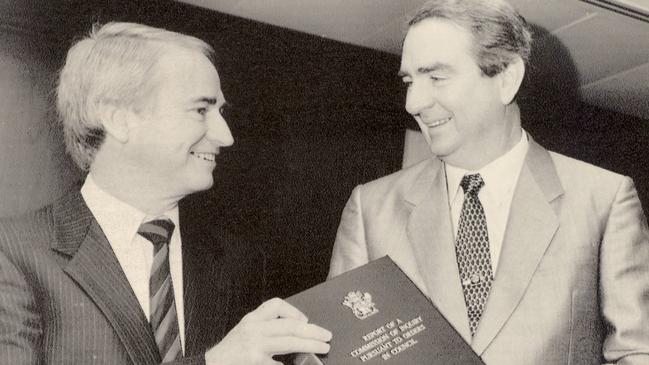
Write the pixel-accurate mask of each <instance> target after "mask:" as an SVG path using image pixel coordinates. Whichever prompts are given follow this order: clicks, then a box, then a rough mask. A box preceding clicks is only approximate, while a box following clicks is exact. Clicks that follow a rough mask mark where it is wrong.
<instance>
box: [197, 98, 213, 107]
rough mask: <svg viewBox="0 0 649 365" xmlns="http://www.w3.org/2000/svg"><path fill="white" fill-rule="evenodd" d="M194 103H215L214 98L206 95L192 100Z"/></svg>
mask: <svg viewBox="0 0 649 365" xmlns="http://www.w3.org/2000/svg"><path fill="white" fill-rule="evenodd" d="M193 102H194V103H206V104H209V105H214V104H216V98H208V97H202V98H197V99H194V100H193Z"/></svg>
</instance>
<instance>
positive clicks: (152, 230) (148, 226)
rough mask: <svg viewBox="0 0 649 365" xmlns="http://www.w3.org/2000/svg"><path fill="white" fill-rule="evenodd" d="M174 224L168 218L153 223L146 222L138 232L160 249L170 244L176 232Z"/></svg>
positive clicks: (155, 220)
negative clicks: (163, 245)
mask: <svg viewBox="0 0 649 365" xmlns="http://www.w3.org/2000/svg"><path fill="white" fill-rule="evenodd" d="M174 227H175V226H174V222H172V221H171V220H170V219H168V218H164V219H154V220H152V221H148V222H144V223H142V225H141V226H140V229H138V230H137V233H139V234H140V235H141V236H142V237H144V238H146V239H147V240H149V241H151V243H153V246H155V247H156V248H158V247H159V246H160V245H162V244H167V243H169V240H170V239H171V234H172V233H173V232H174Z"/></svg>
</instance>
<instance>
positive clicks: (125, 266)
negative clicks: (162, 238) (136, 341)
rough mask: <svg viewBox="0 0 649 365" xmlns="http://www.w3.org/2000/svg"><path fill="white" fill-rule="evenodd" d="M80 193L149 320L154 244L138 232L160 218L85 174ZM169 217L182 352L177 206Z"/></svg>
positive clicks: (171, 254)
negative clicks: (101, 186)
mask: <svg viewBox="0 0 649 365" xmlns="http://www.w3.org/2000/svg"><path fill="white" fill-rule="evenodd" d="M81 195H82V196H83V199H84V200H85V202H86V205H88V208H89V209H90V212H92V215H93V216H94V217H95V219H96V220H97V223H99V226H100V227H101V229H102V231H103V232H104V234H105V235H106V238H107V239H108V242H109V243H110V245H111V247H112V248H113V252H114V253H115V256H116V257H117V261H119V264H120V266H121V267H122V271H123V272H124V274H125V275H126V278H127V279H128V282H129V284H130V285H131V289H133V292H134V293H135V296H136V297H137V300H138V301H139V302H140V307H142V311H143V312H144V314H145V315H146V318H147V320H150V310H149V300H150V299H149V277H150V275H151V265H152V263H153V244H151V242H150V241H149V240H147V239H146V238H144V237H142V236H141V235H139V234H138V233H137V231H138V229H139V228H140V225H141V224H142V223H144V222H147V221H150V220H152V219H155V218H158V217H161V216H158V217H152V216H147V215H146V214H145V213H143V212H141V211H139V210H138V209H136V208H134V207H132V206H130V205H128V204H126V203H125V202H123V201H120V200H119V199H117V198H115V197H114V196H112V195H110V194H108V193H107V192H105V191H104V190H102V189H101V188H100V187H99V186H97V184H96V183H95V181H94V180H93V178H92V175H91V174H88V177H86V181H85V183H84V184H83V187H81ZM164 216H165V217H166V218H169V219H171V221H172V222H173V223H174V225H175V228H174V231H173V234H172V236H171V241H170V242H169V270H170V271H171V281H172V283H173V288H174V300H175V302H176V312H177V314H178V326H179V332H180V344H181V345H182V350H183V353H184V352H185V316H184V312H183V308H184V307H183V304H184V302H183V276H182V272H183V268H182V252H181V240H180V225H179V221H178V207H177V206H176V207H175V208H173V209H171V210H170V211H168V212H165V213H164Z"/></svg>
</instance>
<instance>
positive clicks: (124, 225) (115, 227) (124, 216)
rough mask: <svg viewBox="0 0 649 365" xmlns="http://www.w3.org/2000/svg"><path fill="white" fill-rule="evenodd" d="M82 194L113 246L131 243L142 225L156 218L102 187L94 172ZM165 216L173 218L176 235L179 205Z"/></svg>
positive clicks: (87, 179)
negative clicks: (98, 183) (95, 178)
mask: <svg viewBox="0 0 649 365" xmlns="http://www.w3.org/2000/svg"><path fill="white" fill-rule="evenodd" d="M81 195H82V196H83V199H84V200H85V202H86V205H87V206H88V208H89V209H90V211H91V212H92V215H93V216H94V217H95V219H96V220H97V223H99V226H100V227H101V229H102V231H103V232H104V234H105V235H106V238H107V239H108V242H110V244H111V246H112V245H116V244H118V245H125V244H130V243H131V242H132V241H133V238H134V237H135V235H136V234H137V231H138V229H139V228H140V225H141V224H142V223H143V222H146V221H149V220H151V219H154V218H156V217H153V216H148V215H147V214H145V213H144V212H142V211H140V210H138V209H137V208H135V207H133V206H131V205H129V204H127V203H125V202H123V201H121V200H119V199H117V198H116V197H114V196H113V195H111V194H109V193H108V192H106V191H104V190H103V189H101V188H100V187H99V186H98V185H97V183H96V182H95V181H94V179H93V178H92V174H88V176H87V177H86V180H85V182H84V184H83V186H82V187H81ZM164 216H165V217H167V218H169V219H171V221H172V222H173V223H174V225H175V226H176V229H175V230H174V235H176V234H177V232H178V230H179V227H180V226H179V225H178V221H179V219H178V206H176V207H174V208H172V209H171V210H169V211H167V212H165V213H164Z"/></svg>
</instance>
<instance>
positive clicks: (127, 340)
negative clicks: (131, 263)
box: [52, 191, 161, 365]
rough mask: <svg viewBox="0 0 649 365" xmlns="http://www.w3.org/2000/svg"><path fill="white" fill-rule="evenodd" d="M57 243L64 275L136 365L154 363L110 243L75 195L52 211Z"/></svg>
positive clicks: (151, 343) (145, 327)
mask: <svg viewBox="0 0 649 365" xmlns="http://www.w3.org/2000/svg"><path fill="white" fill-rule="evenodd" d="M54 219H55V223H54V224H55V225H56V227H55V228H56V232H57V240H56V242H54V243H53V247H52V248H53V249H54V250H55V251H57V252H60V253H62V254H64V255H66V256H67V258H68V261H66V263H65V265H64V268H63V270H64V271H65V272H66V273H67V274H68V275H69V276H70V277H71V278H72V279H73V280H74V281H76V282H77V284H78V285H79V287H81V289H83V290H84V291H85V293H86V294H87V295H88V296H89V297H90V298H91V299H92V300H93V301H94V303H95V304H96V305H97V307H98V308H99V309H100V310H101V311H102V312H103V314H104V316H105V317H106V319H107V320H108V322H109V323H110V324H111V326H112V327H113V330H114V331H115V333H116V334H117V337H118V338H119V339H120V340H121V342H122V344H123V345H124V347H125V349H126V352H127V353H128V354H129V356H130V357H131V360H132V361H133V363H134V364H136V365H139V364H158V363H160V361H161V359H160V355H159V353H158V349H157V346H156V344H155V340H154V338H153V334H152V332H151V330H150V327H149V322H148V321H147V320H146V317H145V315H144V313H143V312H142V309H141V308H140V304H139V302H138V300H137V298H136V297H135V294H134V293H133V291H132V289H131V286H130V285H129V283H128V280H127V279H126V276H125V275H124V273H123V272H122V270H121V267H120V265H119V262H118V261H117V258H116V257H115V255H114V253H113V251H112V248H111V247H110V244H109V243H108V240H107V239H106V237H105V235H104V233H103V232H102V230H101V228H100V227H99V224H98V223H97V221H95V219H94V218H93V216H92V213H91V212H90V210H89V209H88V207H87V206H86V204H85V202H84V201H83V198H82V196H81V194H80V193H79V192H78V191H75V192H73V193H70V194H68V195H67V196H66V197H65V198H63V199H62V200H61V201H60V202H59V203H58V204H57V205H55V208H54Z"/></svg>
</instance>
